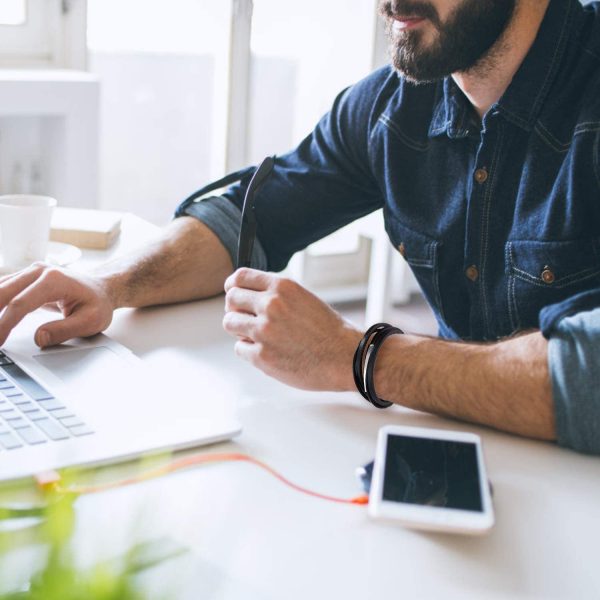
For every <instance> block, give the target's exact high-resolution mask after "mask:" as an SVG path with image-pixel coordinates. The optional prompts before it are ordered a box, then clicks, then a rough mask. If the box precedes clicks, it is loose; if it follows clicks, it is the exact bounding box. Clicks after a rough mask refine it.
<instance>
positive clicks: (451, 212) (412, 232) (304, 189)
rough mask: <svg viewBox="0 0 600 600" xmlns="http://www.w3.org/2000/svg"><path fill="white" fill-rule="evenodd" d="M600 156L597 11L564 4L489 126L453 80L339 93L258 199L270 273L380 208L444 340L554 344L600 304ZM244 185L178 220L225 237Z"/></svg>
mask: <svg viewBox="0 0 600 600" xmlns="http://www.w3.org/2000/svg"><path fill="white" fill-rule="evenodd" d="M599 154H600V14H599V6H598V4H597V3H594V4H591V5H588V6H586V7H582V6H581V5H580V4H579V2H577V0H551V1H550V4H549V7H548V10H547V13H546V15H545V17H544V20H543V23H542V25H541V28H540V31H539V33H538V35H537V38H536V40H535V42H534V44H533V46H532V47H531V49H530V51H529V53H528V55H527V56H526V58H525V60H524V61H523V63H522V64H521V66H520V68H519V70H518V71H517V73H516V74H515V76H514V78H513V80H512V82H511V84H510V85H509V87H508V88H507V90H506V92H505V93H504V95H503V96H502V97H501V98H500V100H499V101H498V102H497V103H496V104H494V105H493V106H492V107H491V108H490V109H489V110H488V112H487V113H486V114H485V115H484V118H483V120H482V121H480V120H479V118H478V117H477V115H476V113H475V112H474V110H473V108H472V106H471V104H470V103H469V102H468V100H467V98H466V97H465V96H464V95H463V93H462V92H461V90H460V89H459V88H458V87H457V86H456V84H455V83H454V81H453V80H452V78H446V79H445V80H443V81H440V82H436V83H431V84H423V85H414V84H412V83H410V82H407V81H406V80H405V79H404V78H402V77H401V76H399V75H398V74H397V73H396V72H395V71H394V70H393V69H392V68H391V67H385V68H383V69H380V70H378V71H376V72H375V73H373V74H372V75H370V76H369V77H367V78H366V79H364V80H362V81H360V82H359V83H357V84H356V85H354V86H352V87H351V88H349V89H347V90H345V91H344V92H342V93H341V94H340V95H339V96H338V98H337V99H336V100H335V103H334V105H333V107H332V109H331V111H330V112H329V113H328V114H327V115H325V117H323V119H322V120H321V121H320V122H319V123H318V125H317V127H316V128H315V130H314V131H313V132H312V133H311V134H310V135H309V136H308V137H307V138H306V139H305V140H304V141H303V142H302V143H301V144H300V145H299V146H298V147H297V148H296V149H295V150H294V151H292V152H290V153H288V154H286V155H284V156H281V157H278V158H277V159H276V167H275V170H274V172H273V174H272V176H271V178H270V179H269V180H268V181H267V182H266V183H265V184H264V186H263V187H262V188H261V190H260V192H259V193H258V195H257V197H256V218H257V222H258V229H257V236H258V240H259V246H258V248H259V250H258V254H257V260H258V261H259V263H258V264H257V266H260V267H262V268H268V269H270V270H280V269H282V268H283V267H284V266H285V265H286V263H287V261H288V260H289V258H290V257H291V256H292V254H293V253H294V252H296V251H298V250H301V249H303V248H305V247H306V246H307V245H308V244H310V243H312V242H314V241H315V240H318V239H320V238H322V237H323V236H325V235H327V234H329V233H331V232H333V231H334V230H336V229H338V228H340V227H342V226H343V225H345V224H347V223H349V222H350V221H352V220H354V219H356V218H358V217H361V216H363V215H366V214H367V213H370V212H372V211H374V210H376V209H378V208H383V212H384V220H385V227H386V231H387V233H388V235H389V237H390V239H391V241H392V244H393V245H394V246H395V247H396V248H397V249H398V251H399V252H400V253H401V254H402V256H403V257H404V258H405V259H406V261H407V262H408V264H409V265H410V267H411V268H412V270H413V272H414V274H415V276H416V278H417V280H418V282H419V284H420V286H421V288H422V290H423V293H424V295H425V297H426V298H427V300H428V302H429V304H430V305H431V307H432V309H433V311H434V313H435V316H436V318H437V321H438V324H439V330H440V335H441V336H442V337H445V338H448V339H463V340H476V341H484V340H497V339H500V338H502V337H505V336H509V335H511V334H514V333H516V332H519V331H522V330H526V329H532V328H542V331H543V332H544V335H546V336H547V337H549V338H550V337H552V336H553V332H555V331H556V330H557V327H558V324H559V323H560V321H561V320H562V319H563V318H564V317H565V316H568V315H573V314H576V313H578V312H581V311H586V310H591V309H593V308H595V307H597V306H600V156H599ZM246 185H247V178H245V179H243V180H242V182H241V183H239V184H237V185H235V186H233V187H231V188H229V189H228V190H227V191H226V192H225V193H224V194H223V196H221V197H218V198H212V199H210V200H208V201H203V202H200V203H191V204H190V203H184V204H182V206H180V208H179V210H178V214H184V213H185V214H192V215H195V216H197V217H198V218H200V219H202V220H204V221H205V222H206V223H207V224H208V225H209V226H210V227H212V228H213V229H214V230H215V231H216V232H217V234H219V230H220V229H221V230H222V229H223V227H222V220H221V225H220V224H219V218H220V217H219V214H220V215H221V217H222V216H223V212H228V211H229V212H231V210H232V209H234V210H235V211H236V214H237V213H239V208H240V207H241V204H242V201H243V192H244V189H245V186H246ZM233 227H234V226H233ZM234 228H235V227H234ZM229 235H230V241H229V242H228V243H225V241H224V243H225V245H226V247H227V248H228V249H229V250H230V252H231V253H232V255H233V252H234V250H235V249H234V248H233V249H232V247H231V245H232V242H231V240H232V239H233V236H232V235H231V232H230V234H229ZM226 236H227V234H221V236H220V237H221V238H222V239H224V237H226ZM263 251H264V255H263V254H262V252H263ZM261 257H262V259H261ZM551 366H552V365H551ZM555 389H556V386H555ZM597 410H598V412H599V414H600V405H599V407H598V409H597ZM557 414H558V411H557ZM558 427H559V428H560V424H559V425H558ZM598 437H599V438H600V435H599V436H598ZM559 440H560V432H559ZM566 444H567V445H574V444H573V443H571V442H566ZM598 448H599V450H598V451H600V442H599V446H598Z"/></svg>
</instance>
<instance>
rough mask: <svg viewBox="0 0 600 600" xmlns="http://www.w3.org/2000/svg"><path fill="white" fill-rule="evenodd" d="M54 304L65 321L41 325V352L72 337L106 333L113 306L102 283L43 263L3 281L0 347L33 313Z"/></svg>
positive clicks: (37, 335) (37, 336) (37, 337)
mask: <svg viewBox="0 0 600 600" xmlns="http://www.w3.org/2000/svg"><path fill="white" fill-rule="evenodd" d="M47 304H52V305H54V306H56V307H57V308H58V309H59V310H60V311H61V312H62V313H63V316H64V319H59V320H57V321H52V322H50V323H46V324H44V325H42V326H41V327H40V328H39V329H38V330H37V331H36V333H35V343H36V344H37V345H38V346H40V347H41V348H45V347H46V346H53V345H55V344H60V343H62V342H64V341H66V340H68V339H70V338H73V337H86V336H90V335H94V334H96V333H99V332H100V331H103V330H104V329H106V328H107V327H108V326H109V325H110V322H111V320H112V313H113V304H112V302H111V300H110V297H109V295H108V293H107V291H106V289H105V286H104V285H103V283H102V279H100V278H94V277H88V276H84V275H80V274H75V273H70V272H67V271H65V270H62V269H59V268H56V267H51V266H49V265H46V264H44V263H35V264H33V265H31V266H30V267H28V268H27V269H24V270H22V271H19V272H18V273H15V274H13V275H7V276H6V277H3V278H2V279H0V310H3V311H4V312H3V313H2V316H0V345H2V344H4V342H5V341H6V339H7V337H8V335H9V334H10V332H11V331H12V329H13V328H14V327H15V326H16V325H18V323H19V322H20V321H21V320H22V319H23V318H24V317H25V315H27V314H28V313H30V312H33V311H34V310H36V309H38V308H40V307H41V306H44V305H47Z"/></svg>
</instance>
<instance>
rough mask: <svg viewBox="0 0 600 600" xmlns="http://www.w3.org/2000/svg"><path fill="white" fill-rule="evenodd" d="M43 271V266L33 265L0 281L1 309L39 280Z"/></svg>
mask: <svg viewBox="0 0 600 600" xmlns="http://www.w3.org/2000/svg"><path fill="white" fill-rule="evenodd" d="M43 271H44V267H43V266H41V265H39V264H33V265H31V266H30V267H27V268H26V269H24V270H23V271H20V272H19V273H13V274H11V275H6V276H5V277H3V278H2V279H0V309H2V308H4V307H5V306H6V305H7V304H8V303H9V302H10V300H11V299H12V298H14V297H15V296H16V295H17V294H20V293H21V292H22V291H23V290H25V289H27V288H28V287H29V286H30V285H31V284H32V283H34V282H35V281H36V280H37V279H39V278H40V276H41V275H42V273H43Z"/></svg>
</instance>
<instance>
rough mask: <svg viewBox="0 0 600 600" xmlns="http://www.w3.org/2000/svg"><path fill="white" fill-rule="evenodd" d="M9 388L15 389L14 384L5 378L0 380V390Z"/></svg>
mask: <svg viewBox="0 0 600 600" xmlns="http://www.w3.org/2000/svg"><path fill="white" fill-rule="evenodd" d="M10 389H16V388H15V384H14V383H13V382H12V381H8V379H5V380H4V381H0V390H2V391H4V390H10Z"/></svg>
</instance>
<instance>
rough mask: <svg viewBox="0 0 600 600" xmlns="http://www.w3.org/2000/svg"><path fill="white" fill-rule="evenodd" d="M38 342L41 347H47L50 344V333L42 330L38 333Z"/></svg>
mask: <svg viewBox="0 0 600 600" xmlns="http://www.w3.org/2000/svg"><path fill="white" fill-rule="evenodd" d="M38 343H39V345H40V347H41V348H45V347H46V346H49V345H50V334H49V333H48V332H47V331H40V332H39V333H38Z"/></svg>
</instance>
